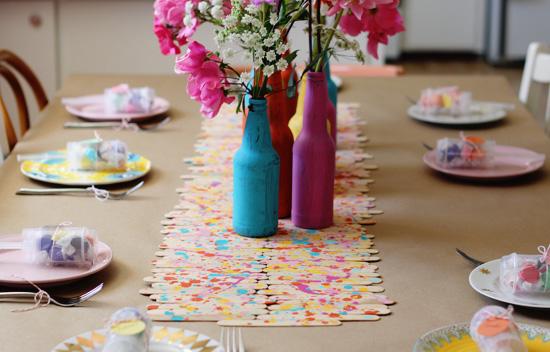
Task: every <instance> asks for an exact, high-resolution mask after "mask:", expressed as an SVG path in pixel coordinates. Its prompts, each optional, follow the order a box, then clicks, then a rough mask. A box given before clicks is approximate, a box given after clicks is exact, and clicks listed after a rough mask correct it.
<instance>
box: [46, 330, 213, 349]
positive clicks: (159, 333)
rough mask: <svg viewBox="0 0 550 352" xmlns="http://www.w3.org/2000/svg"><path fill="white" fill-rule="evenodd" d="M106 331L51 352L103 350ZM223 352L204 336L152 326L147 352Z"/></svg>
mask: <svg viewBox="0 0 550 352" xmlns="http://www.w3.org/2000/svg"><path fill="white" fill-rule="evenodd" d="M105 339H106V330H105V329H101V330H94V331H88V332H85V333H82V334H80V335H77V336H73V337H71V338H68V339H67V340H65V341H63V342H61V343H60V344H59V345H57V346H55V348H54V349H53V350H52V351H51V352H70V351H79V352H96V351H101V350H102V349H103V345H104V344H105ZM190 351H193V352H223V348H222V347H221V346H220V344H219V342H218V341H216V340H213V339H211V338H210V337H208V336H206V335H202V334H199V333H196V332H194V331H189V330H182V329H178V328H170V327H162V326H153V331H152V334H151V339H150V343H149V352H190Z"/></svg>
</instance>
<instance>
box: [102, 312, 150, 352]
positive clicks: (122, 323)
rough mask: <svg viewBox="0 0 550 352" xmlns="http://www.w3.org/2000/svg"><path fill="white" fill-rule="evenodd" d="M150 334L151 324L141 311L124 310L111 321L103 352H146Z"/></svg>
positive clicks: (115, 314) (116, 313)
mask: <svg viewBox="0 0 550 352" xmlns="http://www.w3.org/2000/svg"><path fill="white" fill-rule="evenodd" d="M150 332H151V322H150V320H149V319H148V318H147V317H146V316H145V315H144V314H142V313H141V312H140V311H139V309H137V308H132V307H126V308H122V309H120V310H118V311H116V312H115V313H114V314H113V315H112V316H111V318H110V319H109V322H108V324H107V340H106V342H105V346H104V347H103V352H146V351H148V350H149V335H150Z"/></svg>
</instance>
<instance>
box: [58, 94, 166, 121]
mask: <svg viewBox="0 0 550 352" xmlns="http://www.w3.org/2000/svg"><path fill="white" fill-rule="evenodd" d="M74 100H75V101H78V100H80V101H82V103H80V102H79V103H78V104H71V105H65V109H67V111H68V112H69V113H71V114H72V115H75V116H77V117H79V118H81V119H83V120H86V121H94V122H98V121H102V122H105V121H121V120H128V121H139V120H145V119H148V118H151V117H153V116H157V115H161V114H164V113H166V112H167V111H168V109H170V103H169V102H168V100H166V99H164V98H160V97H156V98H155V101H154V103H153V109H152V110H151V111H150V112H146V113H145V112H137V113H118V114H107V113H106V112H105V107H104V106H103V95H101V94H100V95H89V96H82V97H78V98H74Z"/></svg>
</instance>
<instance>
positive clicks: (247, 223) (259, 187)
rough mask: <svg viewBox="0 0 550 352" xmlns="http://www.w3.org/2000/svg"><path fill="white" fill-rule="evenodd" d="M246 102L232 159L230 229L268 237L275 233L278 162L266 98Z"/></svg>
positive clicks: (247, 234)
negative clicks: (231, 217)
mask: <svg viewBox="0 0 550 352" xmlns="http://www.w3.org/2000/svg"><path fill="white" fill-rule="evenodd" d="M249 104H250V105H249V110H248V117H247V119H246V126H245V128H244V135H243V140H242V143H241V147H240V148H239V150H237V152H236V153H235V157H234V159H233V229H234V230H235V232H237V233H238V234H239V235H242V236H246V237H267V236H271V235H274V234H275V233H276V232H277V224H278V210H279V168H280V161H279V156H278V155H277V152H276V151H275V149H273V146H272V144H271V134H270V130H269V120H268V118H267V106H266V105H267V104H266V100H264V99H250V100H249Z"/></svg>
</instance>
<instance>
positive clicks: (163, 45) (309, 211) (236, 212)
mask: <svg viewBox="0 0 550 352" xmlns="http://www.w3.org/2000/svg"><path fill="white" fill-rule="evenodd" d="M321 1H322V2H323V3H324V10H322V8H323V7H322V6H321ZM398 4H399V0H318V1H317V2H315V3H314V2H313V0H156V1H155V4H154V33H155V35H156V36H157V38H158V41H159V45H160V49H161V52H162V53H163V54H165V55H177V54H181V52H182V48H183V47H187V50H186V53H185V54H184V55H182V56H179V57H177V59H176V63H175V71H176V73H179V74H186V75H187V76H188V81H187V94H188V95H189V96H190V97H191V98H192V99H193V100H195V101H197V102H199V103H200V104H201V107H200V111H201V113H202V114H203V115H204V116H205V117H208V118H213V117H215V116H216V115H217V114H218V112H219V111H220V108H221V106H222V105H223V104H229V103H232V102H234V101H236V103H237V104H236V109H237V112H239V111H241V110H243V105H244V102H245V97H247V99H246V105H247V106H246V108H247V109H248V116H247V118H246V124H245V127H244V135H243V141H242V145H241V147H240V148H239V150H238V151H237V153H236V154H235V158H234V177H233V179H234V190H233V227H234V230H235V231H236V232H237V233H239V234H241V235H244V236H250V237H264V236H270V235H272V234H274V233H275V232H276V230H277V214H278V213H279V214H281V215H282V216H285V215H288V214H287V213H288V212H289V211H290V208H285V207H283V208H282V209H278V208H279V207H278V205H279V197H280V199H284V201H285V202H287V203H288V198H289V194H290V189H292V221H293V223H294V224H295V225H297V226H300V227H307V228H322V227H326V226H330V225H331V224H332V202H333V186H334V167H335V138H334V137H333V138H331V136H330V135H329V134H328V132H327V128H326V121H327V120H328V121H329V122H330V126H331V131H332V132H333V133H335V132H336V110H335V106H334V105H333V104H332V103H331V101H330V100H329V99H328V96H327V81H326V76H325V74H324V73H323V70H324V68H325V67H326V66H327V65H328V58H329V57H330V56H334V55H336V54H337V50H336V49H337V48H342V49H346V50H349V49H351V50H353V51H355V54H356V57H357V58H358V59H359V60H362V59H363V54H362V51H361V50H360V48H359V46H358V44H357V42H356V41H355V40H353V39H350V37H349V36H352V37H353V36H357V35H359V34H360V33H368V48H367V49H368V52H369V53H371V54H372V55H373V56H375V57H377V56H378V54H377V48H378V44H380V43H382V44H387V42H388V38H389V36H391V35H394V34H396V33H398V32H400V31H402V30H404V27H403V23H402V20H401V17H400V15H399V12H398V11H397V5H398ZM302 20H307V21H308V39H309V60H308V62H307V65H306V67H305V70H304V71H303V74H302V77H304V76H305V77H306V81H307V89H306V96H305V98H304V108H303V115H304V116H303V131H302V133H300V135H299V137H298V138H297V140H296V141H295V143H294V147H292V134H291V132H290V130H289V129H288V120H289V117H290V116H291V115H292V113H293V112H294V111H296V108H295V107H294V108H292V107H291V108H289V109H287V112H285V113H284V114H282V115H284V117H280V118H277V117H276V116H275V115H276V113H277V111H278V110H280V109H277V106H285V104H281V103H280V102H281V101H283V102H284V100H281V99H282V97H281V94H283V95H287V96H288V97H292V94H289V93H291V90H290V88H289V84H288V82H286V84H281V80H280V77H279V76H280V75H282V76H285V77H289V76H290V77H293V76H294V70H293V68H292V67H291V64H292V62H293V60H294V59H295V58H296V53H297V52H296V51H292V50H290V47H289V44H288V41H287V36H288V35H289V32H290V30H291V28H292V27H293V24H294V23H295V22H296V21H302ZM204 23H210V24H213V25H214V26H215V27H216V30H215V39H216V42H217V45H218V48H217V50H216V51H211V50H209V49H207V48H206V47H205V46H204V45H202V44H201V43H199V42H197V41H194V40H193V39H192V37H193V35H194V33H195V32H196V30H197V28H198V27H199V26H200V25H202V24H204ZM236 48H238V49H239V51H240V52H242V53H244V54H245V58H246V59H248V60H250V61H251V63H252V71H251V73H249V72H239V71H238V70H237V69H236V68H235V67H233V66H232V64H231V63H230V62H229V60H230V58H231V57H232V55H233V54H234V53H235V49H236ZM283 73H284V74H283ZM294 86H295V84H294ZM278 95H279V97H278V98H277V99H275V97H277V96H278ZM292 98H294V100H293V101H294V102H295V101H296V99H295V97H292ZM270 99H271V101H272V104H268V102H269V101H270ZM269 106H271V108H270V107H269ZM289 112H290V113H289ZM268 113H269V120H270V121H271V129H270V123H269V122H268V121H269V120H268ZM272 137H273V139H272ZM289 138H290V139H291V141H290V142H289ZM274 146H275V149H276V150H275V149H274V148H273V147H274ZM289 147H290V149H289ZM291 149H292V153H290V150H291ZM281 163H282V164H283V165H285V164H286V163H290V164H288V165H289V166H288V167H281ZM290 165H292V168H290ZM285 175H286V176H285ZM290 175H292V177H290ZM283 178H284V179H288V182H290V180H291V181H292V187H291V188H289V185H288V184H287V185H286V186H287V187H286V190H285V192H284V193H285V194H281V195H279V179H281V180H283ZM285 182H286V181H285ZM281 189H283V187H281ZM287 192H288V194H287ZM278 195H279V196H278Z"/></svg>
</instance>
